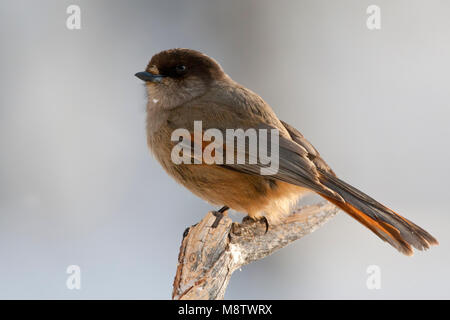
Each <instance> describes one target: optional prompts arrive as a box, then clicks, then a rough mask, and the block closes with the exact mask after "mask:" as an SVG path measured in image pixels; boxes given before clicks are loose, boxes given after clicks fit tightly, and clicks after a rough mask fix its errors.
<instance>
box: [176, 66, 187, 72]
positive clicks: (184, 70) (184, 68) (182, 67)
mask: <svg viewBox="0 0 450 320" xmlns="http://www.w3.org/2000/svg"><path fill="white" fill-rule="evenodd" d="M175 71H176V72H177V73H178V74H184V73H185V72H186V66H184V65H178V66H176V67H175Z"/></svg>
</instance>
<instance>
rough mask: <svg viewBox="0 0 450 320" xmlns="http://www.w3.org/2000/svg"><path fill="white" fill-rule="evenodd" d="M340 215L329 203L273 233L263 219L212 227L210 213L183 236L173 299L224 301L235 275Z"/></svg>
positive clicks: (226, 220) (284, 222)
mask: <svg viewBox="0 0 450 320" xmlns="http://www.w3.org/2000/svg"><path fill="white" fill-rule="evenodd" d="M337 211H338V210H337V209H336V207H335V206H333V205H332V204H330V203H328V202H323V203H319V204H315V205H310V206H306V207H304V208H301V209H296V210H295V211H294V212H293V213H292V214H290V215H289V216H287V217H286V218H284V219H283V220H282V221H281V222H280V223H279V224H277V225H274V226H272V225H271V226H270V228H269V229H268V230H267V226H266V223H265V222H264V221H263V220H259V221H254V220H252V219H250V218H248V217H246V218H244V219H243V221H242V223H240V224H238V223H235V222H234V223H233V222H232V221H231V219H230V218H229V217H227V216H224V217H223V218H222V220H221V221H220V223H219V225H218V226H217V227H216V228H211V226H212V224H213V223H214V221H215V220H216V216H215V215H214V214H213V213H212V212H209V213H208V214H207V215H206V217H205V218H203V220H201V221H200V222H199V223H198V224H196V225H194V226H192V227H191V228H188V229H186V231H185V233H184V235H183V236H184V237H183V241H182V243H181V248H180V253H179V256H178V267H177V273H176V275H175V280H174V284H173V293H172V298H173V299H188V300H189V299H223V297H224V295H225V290H226V288H227V286H228V282H229V281H230V278H231V275H232V273H233V272H234V271H235V270H237V269H239V268H241V267H242V266H243V265H246V264H249V263H250V262H252V261H255V260H259V259H262V258H264V257H266V256H268V255H270V254H272V253H273V252H275V251H276V250H279V249H281V248H283V247H284V246H286V245H288V244H289V243H291V242H293V241H295V240H297V239H300V238H301V237H303V236H305V235H307V234H309V233H311V232H313V231H314V230H316V229H317V228H318V227H319V226H321V225H322V224H324V223H325V222H326V221H328V220H329V219H330V218H331V217H333V216H334V215H335V214H336V212H337Z"/></svg>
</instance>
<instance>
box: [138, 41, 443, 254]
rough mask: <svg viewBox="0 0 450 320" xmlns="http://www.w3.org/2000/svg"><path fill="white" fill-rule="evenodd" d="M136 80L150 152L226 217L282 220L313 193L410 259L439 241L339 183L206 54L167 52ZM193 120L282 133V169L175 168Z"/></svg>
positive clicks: (183, 165)
mask: <svg viewBox="0 0 450 320" xmlns="http://www.w3.org/2000/svg"><path fill="white" fill-rule="evenodd" d="M136 76H137V77H138V78H139V79H141V80H143V81H145V85H146V90H147V94H148V104H147V142H148V146H149V147H150V149H151V151H152V152H153V154H154V155H155V157H156V159H157V160H158V161H159V162H160V164H161V165H162V166H163V168H164V169H165V170H166V171H167V173H168V174H169V175H171V176H172V177H173V178H175V180H176V181H178V182H179V183H181V184H182V185H184V186H185V187H186V188H188V189H189V190H190V191H191V192H193V193H194V194H196V195H197V196H199V197H200V198H203V199H205V200H206V201H208V202H209V203H211V204H214V205H221V206H223V208H222V209H221V210H220V212H224V211H226V210H227V209H228V208H232V209H234V210H236V211H239V212H245V213H247V214H248V215H249V216H250V217H252V218H255V219H258V218H260V217H262V216H265V217H267V218H269V221H270V219H273V220H276V219H277V218H279V217H281V216H283V215H286V214H289V212H290V209H291V207H292V205H293V204H294V203H295V202H296V201H297V199H298V198H299V197H300V196H301V195H302V194H304V193H305V192H308V191H313V192H315V193H317V194H319V195H320V196H322V197H324V198H325V199H327V200H328V201H330V202H332V203H333V204H334V205H336V206H337V207H339V208H340V209H342V210H343V211H345V212H346V213H348V214H349V215H350V216H352V217H353V218H355V219H356V220H358V221H359V222H360V223H362V224H363V225H364V226H366V227H367V228H369V229H370V230H372V231H373V232H374V233H375V234H376V235H377V236H378V237H380V238H381V239H383V240H384V241H387V242H388V243H389V244H391V245H392V246H393V247H395V248H396V249H397V250H399V251H400V252H402V253H404V254H406V255H412V254H413V250H412V247H414V248H416V249H419V250H423V249H427V248H429V247H430V246H431V245H437V244H438V241H437V240H436V239H435V238H434V237H433V236H431V235H430V234H429V233H428V232H427V231H425V230H424V229H422V228H421V227H419V226H417V225H416V224H414V223H413V222H411V221H409V220H407V219H406V218H403V217H402V216H400V215H399V214H397V213H395V212H394V211H392V210H391V209H389V208H387V207H385V206H384V205H382V204H381V203H379V202H377V201H376V200H374V199H372V198H371V197H369V196H368V195H366V194H364V193H363V192H361V191H359V190H358V189H356V188H355V187H353V186H351V185H350V184H348V183H346V182H344V181H342V180H341V179H339V178H338V177H337V176H336V174H335V173H334V172H333V171H332V170H331V168H330V167H329V166H328V165H327V164H326V163H325V161H324V160H323V159H322V158H321V156H320V154H319V152H317V150H316V149H315V148H314V147H313V146H312V145H311V143H309V142H308V141H307V140H306V139H305V138H304V137H303V135H302V134H301V133H300V132H299V131H298V130H296V129H295V128H293V127H292V126H290V125H289V124H287V123H286V122H284V121H281V120H279V119H278V118H277V116H276V115H275V113H274V112H273V110H272V109H271V107H270V106H269V105H268V104H267V103H266V102H265V101H264V100H263V99H262V98H261V97H260V96H259V95H257V94H256V93H254V92H252V91H250V90H249V89H247V88H245V87H243V86H241V85H240V84H238V83H236V82H235V81H233V80H232V79H231V78H230V77H229V76H228V75H227V74H226V73H225V72H224V71H223V69H222V68H221V66H220V65H219V64H218V63H217V62H216V61H215V60H213V59H212V58H210V57H208V56H207V55H205V54H203V53H201V52H198V51H194V50H190V49H171V50H166V51H162V52H160V53H158V54H156V55H154V56H153V57H152V59H151V60H150V62H149V64H148V66H147V68H146V69H145V71H143V72H139V73H136ZM195 121H202V130H207V129H210V128H215V129H217V130H219V132H223V133H224V135H225V132H226V130H227V129H243V130H247V129H250V128H255V129H259V128H266V129H277V130H278V132H279V141H278V145H277V147H278V154H279V159H278V170H277V172H275V173H274V174H272V175H262V174H261V171H260V169H261V167H262V166H263V165H262V164H261V163H259V162H258V163H256V164H249V163H244V164H242V163H241V164H239V163H233V164H227V163H222V164H215V163H213V164H206V163H200V164H188V163H180V164H176V163H174V162H173V161H172V158H171V153H172V150H173V148H174V146H175V145H176V144H177V141H172V139H171V135H172V132H173V131H174V130H176V129H179V128H184V129H186V130H188V132H190V136H191V138H192V140H193V143H195V141H194V140H195V139H194V122H195ZM191 145H192V144H191ZM204 147H205V146H204V145H203V144H202V145H201V148H204ZM225 148H226V146H225ZM246 152H247V151H246ZM246 155H247V156H248V154H246Z"/></svg>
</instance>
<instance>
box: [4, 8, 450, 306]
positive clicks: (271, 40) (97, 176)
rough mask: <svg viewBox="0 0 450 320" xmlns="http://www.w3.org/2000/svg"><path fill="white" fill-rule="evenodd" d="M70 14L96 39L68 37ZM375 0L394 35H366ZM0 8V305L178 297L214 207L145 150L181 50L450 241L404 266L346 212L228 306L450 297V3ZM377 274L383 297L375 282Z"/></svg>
mask: <svg viewBox="0 0 450 320" xmlns="http://www.w3.org/2000/svg"><path fill="white" fill-rule="evenodd" d="M70 4H76V5H79V6H80V8H81V30H68V29H67V28H66V19H67V17H68V14H67V13H66V8H67V7H68V6H69V5H70ZM371 4H376V5H378V6H380V8H381V30H377V31H370V30H368V29H367V27H366V19H367V17H368V15H367V13H366V9H367V7H368V6H369V5H371ZM0 10H1V13H0V44H1V51H0V64H1V65H0V66H1V72H0V88H1V94H0V101H1V104H0V150H1V153H0V298H8V299H9V298H26V299H31V298H39V299H48V298H60V299H81V298H84V299H91V298H98V299H103V298H114V299H116V298H117V299H118V298H124V299H131V298H137V299H148V298H161V299H168V298H170V296H171V289H172V281H173V277H174V274H175V269H176V263H177V255H178V249H179V246H180V241H181V236H182V232H183V230H184V229H185V228H186V227H187V226H189V225H191V224H194V223H196V222H197V221H199V220H200V219H201V218H202V217H203V216H204V215H205V214H206V212H207V211H209V210H211V209H212V207H211V206H210V205H208V204H206V203H204V202H203V201H202V200H200V199H198V198H196V197H195V196H193V195H191V194H190V193H189V191H187V190H185V189H184V188H182V187H181V186H179V185H177V184H176V183H175V182H174V181H173V180H171V178H169V177H168V176H167V175H166V174H165V173H164V172H163V170H162V169H161V168H160V166H159V164H158V163H157V162H156V160H155V159H153V158H152V156H151V155H150V154H149V152H148V150H147V147H146V139H145V132H144V123H145V98H146V97H145V92H144V87H143V85H142V83H141V81H139V80H138V79H137V78H135V77H134V76H133V74H134V73H135V72H137V71H141V70H142V69H143V68H144V67H145V66H146V64H147V62H148V60H149V59H150V58H151V56H152V55H153V54H154V53H157V52H159V51H161V50H164V49H168V48H173V47H187V48H192V49H197V50H200V51H203V52H205V53H207V54H208V55H210V56H212V57H214V58H215V59H216V60H217V61H219V63H221V65H222V66H223V68H224V69H225V70H226V72H227V73H228V74H229V75H230V76H231V77H232V78H233V79H234V80H236V81H238V82H240V83H241V84H243V85H245V86H247V87H249V88H250V89H252V90H253V91H255V92H257V93H259V94H260V95H261V96H262V97H263V98H264V99H265V100H266V101H267V102H268V103H269V104H270V105H271V106H272V107H273V109H274V110H275V112H276V113H277V114H278V116H279V117H280V118H281V119H284V120H287V121H288V122H290V123H291V124H292V125H294V126H296V127H297V128H298V129H300V130H301V131H302V132H303V133H304V134H305V135H306V137H307V138H308V139H309V140H310V141H311V142H312V143H313V144H314V145H315V146H316V147H317V148H318V149H319V150H320V152H321V153H322V155H323V156H324V158H325V159H326V160H327V162H328V163H329V164H330V165H331V166H332V167H333V168H334V170H335V171H336V172H337V173H338V174H339V175H340V176H341V177H342V178H344V179H345V180H347V181H348V182H350V183H352V184H354V185H355V186H357V187H359V188H361V189H362V190H364V191H365V192H367V193H369V194H370V195H372V196H373V197H375V198H377V199H379V200H380V201H382V202H384V203H385V204H386V205H388V206H390V207H392V208H393V209H394V210H396V211H398V212H400V213H401V214H403V215H405V216H406V217H408V218H410V219H411V220H413V221H414V222H416V223H417V224H419V225H421V226H422V227H424V228H426V229H427V230H429V231H430V232H431V233H432V234H433V235H435V236H436V237H437V238H438V239H439V240H440V243H441V245H440V246H439V247H435V248H433V249H432V250H430V251H427V252H425V253H423V252H418V253H417V252H416V255H415V256H414V257H412V258H408V257H404V256H402V255H400V254H399V253H397V252H396V251H395V250H394V249H392V248H391V247H389V246H388V245H387V244H385V243H383V242H382V241H381V240H379V239H378V238H377V237H376V236H374V235H373V234H372V233H370V232H369V231H368V230H366V229H365V228H363V227H362V226H361V225H360V224H358V223H357V222H355V221H354V220H353V219H351V218H350V217H348V216H347V215H345V214H343V213H340V214H339V215H338V216H337V217H336V218H335V219H333V220H332V221H330V222H329V223H327V224H326V225H325V226H324V227H322V228H321V229H319V230H317V231H316V232H314V233H313V234H311V235H309V236H307V237H305V238H303V239H301V240H300V241H297V242H296V243H294V244H292V245H290V246H289V247H287V248H285V249H283V250H280V251H278V252H277V253H275V254H274V255H272V256H270V257H268V258H266V259H264V260H261V261H258V262H256V263H253V264H251V265H249V266H247V267H244V268H243V269H242V271H241V272H236V273H235V274H234V275H233V277H232V280H231V282H230V285H229V287H228V291H227V294H226V298H229V299H232V298H235V299H239V298H250V299H260V298H261V299H262V298H272V299H283V298H286V299H313V298H324V299H335V298H338V299H346V298H357V299H391V298H447V299H448V298H450V293H449V289H448V288H449V286H450V276H449V274H448V270H449V267H450V252H449V248H448V242H449V241H450V236H449V235H448V228H449V227H450V215H449V204H448V202H447V201H448V199H449V181H450V170H449V162H450V151H449V137H450V126H449V117H450V90H449V84H450V76H449V74H450V59H449V57H450V41H449V39H450V20H449V19H448V13H449V12H450V3H449V2H448V1H437V0H432V1H418V0H417V1H413V0H408V1H407V0H404V1H400V0H395V1H388V0H377V1H365V0H347V1H333V0H328V1H323V0H322V1H317V0H310V1H294V0H292V1H285V0H282V1H269V0H267V1H262V0H258V1H256V0H255V1H249V0H233V1H220V2H219V1H211V0H198V1H197V0H196V1H166V0H164V1H118V0H117V1H106V0H97V1H87V0H73V1H61V0H58V1H56V0H54V1H48V0H42V1H31V0H29V1H23V0H14V1H13V0H3V1H1V3H0ZM235 217H236V219H240V218H241V217H242V215H240V214H236V215H235ZM373 264H375V265H378V266H379V267H380V269H381V289H380V290H368V289H367V287H366V280H367V278H368V276H369V275H368V274H367V273H366V269H367V267H368V266H369V265H373ZM69 265H79V266H80V267H81V286H82V287H81V290H68V289H67V287H66V279H67V277H68V275H67V274H66V268H67V266H69Z"/></svg>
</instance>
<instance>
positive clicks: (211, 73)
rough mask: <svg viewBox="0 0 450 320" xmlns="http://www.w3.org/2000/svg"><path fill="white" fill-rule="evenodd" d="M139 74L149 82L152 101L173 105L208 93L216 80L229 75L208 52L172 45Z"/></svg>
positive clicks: (139, 76)
mask: <svg viewBox="0 0 450 320" xmlns="http://www.w3.org/2000/svg"><path fill="white" fill-rule="evenodd" d="M136 77H138V78H139V79H141V80H143V81H145V82H146V84H147V91H148V94H149V97H150V96H151V97H152V101H158V102H159V101H161V102H165V103H166V104H167V103H168V104H170V106H173V105H174V104H180V103H183V102H186V101H187V100H190V99H192V98H195V97H196V96H199V95H202V94H204V93H205V92H206V91H207V90H208V88H209V87H210V86H211V84H213V83H214V82H216V81H221V80H225V79H227V78H228V76H227V75H226V74H225V73H224V71H223V70H222V68H221V67H220V65H219V64H218V63H217V62H216V61H215V60H214V59H212V58H210V57H208V56H207V55H205V54H203V53H201V52H199V51H195V50H191V49H170V50H165V51H162V52H160V53H157V54H155V55H154V56H153V57H152V59H151V60H150V62H149V64H148V65H147V68H146V69H145V71H143V72H138V73H136Z"/></svg>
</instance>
